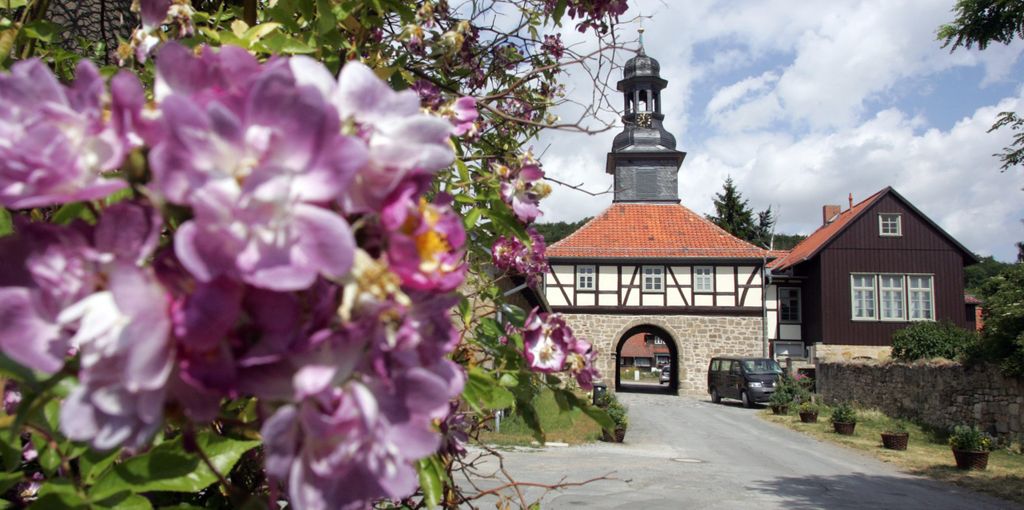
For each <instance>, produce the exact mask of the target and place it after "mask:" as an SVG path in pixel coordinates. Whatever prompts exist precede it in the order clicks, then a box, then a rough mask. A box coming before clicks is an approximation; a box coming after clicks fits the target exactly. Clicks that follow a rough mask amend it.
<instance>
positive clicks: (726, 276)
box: [715, 266, 736, 292]
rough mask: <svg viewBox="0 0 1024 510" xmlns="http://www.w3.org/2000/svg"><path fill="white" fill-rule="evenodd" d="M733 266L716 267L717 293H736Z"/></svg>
mask: <svg viewBox="0 0 1024 510" xmlns="http://www.w3.org/2000/svg"><path fill="white" fill-rule="evenodd" d="M732 270H733V267H732V266H715V292H734V291H735V290H736V276H735V275H733V273H732Z"/></svg>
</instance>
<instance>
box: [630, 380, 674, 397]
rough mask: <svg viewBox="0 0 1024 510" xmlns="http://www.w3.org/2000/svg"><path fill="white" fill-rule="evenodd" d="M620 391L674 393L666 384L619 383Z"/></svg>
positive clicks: (658, 393)
mask: <svg viewBox="0 0 1024 510" xmlns="http://www.w3.org/2000/svg"><path fill="white" fill-rule="evenodd" d="M618 391H619V392H620V393H647V394H650V395H675V394H676V393H675V392H673V391H672V388H670V387H669V386H668V385H667V384H643V383H641V384H630V383H625V382H623V383H619V389H618Z"/></svg>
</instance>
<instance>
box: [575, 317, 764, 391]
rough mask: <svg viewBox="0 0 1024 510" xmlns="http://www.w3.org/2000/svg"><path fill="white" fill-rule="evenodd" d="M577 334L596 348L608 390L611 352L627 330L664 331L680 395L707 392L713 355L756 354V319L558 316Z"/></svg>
mask: <svg viewBox="0 0 1024 510" xmlns="http://www.w3.org/2000/svg"><path fill="white" fill-rule="evenodd" d="M563 315H564V316H565V319H566V321H567V322H568V323H569V325H570V326H571V327H572V329H573V331H574V332H576V334H577V335H579V336H582V337H584V338H586V339H587V340H589V341H591V342H592V343H593V344H594V346H595V347H596V348H597V350H598V358H597V366H598V369H599V370H600V371H601V376H602V377H603V379H604V382H605V383H606V384H608V386H609V389H614V386H615V369H616V367H615V348H616V346H617V344H618V342H619V340H620V339H621V338H622V335H623V334H625V333H626V331H627V330H629V329H630V328H632V327H635V326H641V325H650V326H657V327H660V328H662V329H664V330H665V331H667V332H668V333H669V334H670V335H672V338H670V339H666V340H668V341H672V342H674V343H675V345H676V347H677V351H678V355H679V357H678V363H677V365H678V367H679V391H680V392H681V393H689V394H703V393H706V392H707V369H708V362H709V361H710V360H711V357H713V356H718V355H737V356H760V355H761V347H762V344H761V335H762V322H761V318H760V317H720V316H705V315H701V316H696V315H597V314H569V313H567V314H563Z"/></svg>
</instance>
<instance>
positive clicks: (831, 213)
mask: <svg viewBox="0 0 1024 510" xmlns="http://www.w3.org/2000/svg"><path fill="white" fill-rule="evenodd" d="M842 210H843V208H842V207H841V206H838V205H832V204H829V205H825V206H822V207H821V224H822V225H828V224H829V223H832V220H834V219H835V218H836V216H839V213H840V212H841V211H842Z"/></svg>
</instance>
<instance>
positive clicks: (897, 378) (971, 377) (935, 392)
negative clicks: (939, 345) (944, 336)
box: [816, 362, 1024, 440]
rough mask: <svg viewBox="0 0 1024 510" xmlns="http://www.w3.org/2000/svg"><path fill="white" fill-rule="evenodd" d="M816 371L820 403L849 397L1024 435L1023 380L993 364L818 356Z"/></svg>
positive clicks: (939, 422)
mask: <svg viewBox="0 0 1024 510" xmlns="http://www.w3.org/2000/svg"><path fill="white" fill-rule="evenodd" d="M816 377H817V387H818V393H819V394H820V395H821V397H822V400H823V401H824V402H825V403H829V404H831V403H837V402H850V403H855V404H857V405H860V406H863V407H873V408H876V409H879V410H880V411H882V412H883V413H885V414H887V415H889V416H896V417H901V418H908V419H911V420H914V421H917V422H920V423H923V424H926V425H930V426H932V427H937V428H940V429H948V428H951V427H953V426H955V425H960V424H966V425H977V426H978V427H980V428H981V429H982V430H985V431H987V432H989V433H990V434H992V435H993V436H996V437H999V438H1000V439H1007V440H1021V439H1024V428H1022V425H1024V416H1022V410H1024V380H1021V379H1016V378H1012V377H1006V376H1004V375H1003V374H1002V373H1001V372H1000V371H999V368H998V367H996V366H993V365H985V366H977V367H965V366H963V365H960V364H959V363H953V362H947V363H931V364H926V363H915V364H904V363H857V362H823V363H818V364H817V370H816Z"/></svg>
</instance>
